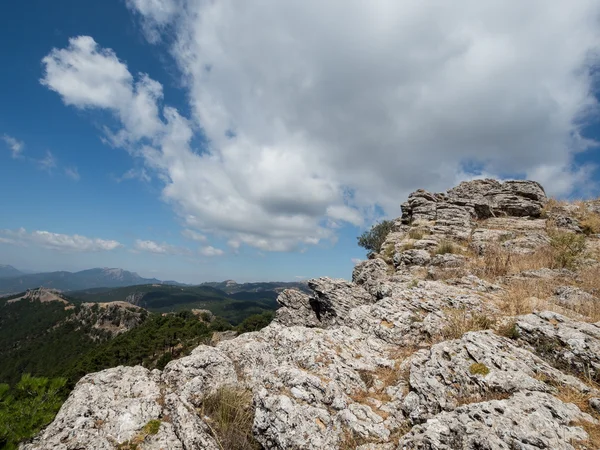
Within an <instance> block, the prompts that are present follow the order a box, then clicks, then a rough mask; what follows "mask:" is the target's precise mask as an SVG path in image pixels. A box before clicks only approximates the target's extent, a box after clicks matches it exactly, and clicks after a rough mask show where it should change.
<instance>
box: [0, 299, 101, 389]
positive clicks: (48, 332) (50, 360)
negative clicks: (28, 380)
mask: <svg viewBox="0 0 600 450" xmlns="http://www.w3.org/2000/svg"><path fill="white" fill-rule="evenodd" d="M3 300H4V299H3ZM3 300H0V382H4V383H9V384H16V383H17V382H18V381H19V379H20V378H21V375H22V374H23V373H31V374H32V375H33V376H45V377H59V376H62V375H63V372H62V370H63V369H64V367H65V366H67V365H69V364H71V363H72V362H74V361H75V360H76V359H77V358H79V357H81V356H82V355H84V354H85V353H87V352H88V351H89V350H91V349H92V348H94V347H95V346H97V345H99V344H100V343H101V342H102V340H103V339H106V336H104V335H102V333H101V332H98V333H96V337H97V338H98V340H97V341H93V340H92V338H90V336H88V333H90V332H91V331H92V329H91V325H88V326H84V325H82V324H81V323H77V322H74V321H68V320H67V319H68V318H69V317H70V316H71V315H72V314H75V313H77V312H78V311H79V310H80V308H79V307H76V308H75V309H70V310H65V305H64V304H63V303H60V302H47V303H41V302H30V301H26V300H20V301H16V302H13V303H6V302H5V301H4V302H3Z"/></svg>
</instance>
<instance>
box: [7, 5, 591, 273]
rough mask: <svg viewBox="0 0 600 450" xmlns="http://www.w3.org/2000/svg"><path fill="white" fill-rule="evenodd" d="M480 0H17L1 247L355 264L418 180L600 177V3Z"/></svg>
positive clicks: (158, 262)
mask: <svg viewBox="0 0 600 450" xmlns="http://www.w3.org/2000/svg"><path fill="white" fill-rule="evenodd" d="M461 2H462V3H464V4H465V5H463V6H464V7H465V8H466V10H469V11H471V13H472V14H471V15H461V14H458V12H457V11H456V9H457V8H456V7H454V8H448V7H446V6H443V5H438V6H437V7H433V6H431V5H415V4H413V2H397V5H394V6H392V5H387V6H386V5H384V4H383V3H381V4H380V3H377V2H375V3H373V4H371V5H366V4H365V5H362V6H361V5H358V4H348V3H346V2H342V1H339V2H338V1H332V2H331V3H330V4H328V5H326V6H324V5H322V4H321V3H319V2H316V1H312V0H311V1H303V2H286V4H280V2H276V1H275V0H269V1H267V0H265V2H263V3H262V4H261V5H260V6H255V7H250V6H249V5H247V4H246V3H245V2H240V1H234V0H221V1H219V2H208V1H204V0H127V1H125V0H106V1H103V2H81V1H76V0H64V1H61V2H47V1H42V0H32V1H29V2H3V3H2V4H1V5H0V43H1V44H0V45H1V47H0V54H1V56H2V61H3V70H2V71H0V99H2V102H1V107H0V137H1V138H2V139H1V140H0V187H1V188H2V193H3V195H2V202H1V207H2V212H1V215H0V230H1V231H0V263H4V264H12V265H14V266H16V267H18V268H24V269H30V270H40V271H48V270H81V269H85V268H90V267H103V266H109V267H121V268H125V269H128V270H133V271H137V272H138V273H140V274H141V275H145V276H153V277H157V278H161V279H175V280H178V281H185V282H201V281H209V280H222V279H229V278H231V279H236V280H239V281H248V280H294V279H297V278H298V277H315V276H324V275H328V276H335V277H344V278H349V277H350V275H351V270H352V267H353V264H354V263H353V259H354V260H356V259H357V258H363V257H364V251H363V250H362V249H360V248H359V247H358V246H357V245H356V236H357V235H358V234H360V232H361V231H362V230H364V229H365V228H366V227H368V226H370V224H372V223H373V221H374V220H376V219H378V218H380V217H382V216H386V217H397V216H398V215H399V214H400V208H399V205H400V203H402V201H404V199H405V198H406V196H407V195H408V193H409V192H411V191H412V190H415V189H417V188H425V189H428V190H432V191H435V190H443V189H447V188H449V187H451V186H453V185H455V184H456V183H458V182H459V181H460V180H463V179H468V178H472V177H475V176H492V177H496V178H503V177H510V176H517V177H529V178H534V179H537V180H539V181H541V182H542V183H543V184H544V186H545V187H546V189H547V191H548V193H549V194H551V195H556V196H561V197H573V196H597V195H598V189H597V181H598V172H597V170H596V167H595V166H596V165H597V164H598V162H599V159H600V158H599V157H598V150H597V149H598V147H597V146H596V145H595V142H594V140H595V139H598V137H599V135H600V128H599V125H598V124H599V121H598V110H597V104H596V103H597V100H596V91H597V82H596V78H595V77H596V73H597V67H598V54H599V45H600V40H599V39H600V33H599V30H600V27H598V17H600V7H599V5H598V4H597V2H593V1H586V0H578V1H576V2H575V3H574V5H571V6H569V5H564V6H562V5H555V6H551V7H547V6H546V5H545V4H544V2H531V4H530V5H527V6H525V7H523V6H522V5H521V4H520V2H518V1H516V0H515V1H508V2H490V3H489V5H485V6H483V5H479V3H478V2H474V1H470V0H464V1H463V0H461ZM565 8H566V10H565V11H566V12H568V14H566V13H565V11H562V10H563V9H565ZM459 9H460V8H459ZM540 11H542V12H540ZM515 14H516V15H518V17H520V18H521V19H522V20H519V21H515V20H514V18H515ZM565 14H566V15H565ZM342 15H343V16H344V17H345V18H346V19H345V20H344V21H343V23H341V22H340V21H339V20H338V18H339V17H341V16H342ZM565 36H567V37H566V38H565ZM467 162H468V163H467Z"/></svg>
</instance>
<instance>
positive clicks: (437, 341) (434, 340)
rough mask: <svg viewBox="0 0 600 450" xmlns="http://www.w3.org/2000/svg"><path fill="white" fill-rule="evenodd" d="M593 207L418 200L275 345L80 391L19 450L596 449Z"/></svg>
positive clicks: (319, 288) (466, 198) (533, 196)
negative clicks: (375, 248) (377, 246)
mask: <svg viewBox="0 0 600 450" xmlns="http://www.w3.org/2000/svg"><path fill="white" fill-rule="evenodd" d="M599 206H600V205H598V204H597V203H596V202H587V203H584V202H580V203H576V204H568V203H561V202H556V201H554V200H550V201H549V200H548V199H547V198H546V195H545V193H544V190H543V188H542V187H541V186H540V185H539V184H538V183H535V182H532V181H513V182H505V183H499V182H497V181H494V180H477V181H472V182H465V183H461V184H460V185H459V186H457V187H455V188H453V189H450V190H449V191H447V192H446V193H429V192H427V191H423V190H419V191H416V192H414V193H413V194H411V195H410V197H409V199H408V201H407V202H406V203H404V204H403V205H402V217H400V218H398V219H397V220H396V221H395V222H394V227H393V230H392V232H391V233H390V234H389V235H388V236H387V238H386V240H385V242H384V243H383V245H382V246H381V250H380V252H379V253H377V254H373V255H371V257H370V259H368V260H367V261H363V262H361V263H359V264H358V265H356V267H355V269H354V272H353V275H352V282H348V281H344V280H339V279H330V278H319V279H315V280H311V281H310V282H309V286H310V288H311V289H312V294H311V295H307V294H305V293H302V292H298V291H292V290H287V291H284V292H283V293H282V294H281V295H280V296H279V303H280V304H281V308H280V309H279V310H278V311H277V315H276V319H275V320H274V322H273V323H272V324H271V325H269V326H268V327H266V328H264V329H263V330H261V331H259V332H254V333H246V334H243V335H241V336H239V337H237V338H235V339H232V340H227V341H222V342H219V343H217V344H216V345H215V346H200V347H198V348H196V349H195V350H194V351H193V352H192V354H191V355H189V356H187V357H184V358H181V359H179V360H176V361H172V362H170V363H169V364H168V365H167V366H166V367H165V369H164V370H163V371H162V372H160V371H157V370H154V371H149V370H146V369H145V368H143V367H139V366H138V367H116V368H113V369H109V370H105V371H102V372H99V373H93V374H89V375H87V376H85V377H84V378H82V379H81V381H79V383H78V384H77V386H76V388H75V390H74V391H73V392H72V394H71V396H70V397H69V399H68V400H67V401H66V403H65V404H64V405H63V407H62V409H61V410H60V412H59V413H58V415H57V416H56V419H55V420H54V422H53V423H52V424H51V425H49V426H48V427H47V428H46V429H45V430H44V431H43V432H42V433H41V434H40V435H39V436H38V437H37V438H35V439H34V440H33V441H32V442H30V443H27V444H25V445H23V446H22V448H23V449H27V450H34V449H36V450H37V449H59V450H62V449H64V450H66V449H82V448H93V449H115V448H121V449H125V448H136V449H211V450H212V449H214V450H219V449H228V448H242V449H245V448H248V449H251V448H265V449H327V448H331V449H336V448H340V449H350V448H352V449H354V448H358V449H361V450H375V449H390V450H391V449H394V450H396V449H397V450H401V449H472V450H475V449H490V450H491V449H531V450H533V449H565V450H566V449H594V448H599V447H598V445H600V422H599V419H600V391H599V390H598V382H599V381H600V322H599V321H600V299H599V298H598V297H597V296H598V295H599V291H600V285H599V284H598V283H599V281H598V280H599V279H600V266H599V262H598V261H599V259H600V257H599V250H598V249H599V243H600V241H599V239H598V235H597V234H596V233H598V232H600V216H598V215H597V214H598V212H599V211H600V207H599ZM232 414H233V416H232ZM240 417H241V418H240ZM228 418H229V419H231V420H230V421H229V424H230V425H231V424H234V426H233V427H229V429H228V428H227V426H228V422H227V420H229V419H228ZM243 424H246V425H247V428H248V429H247V430H244V429H243ZM232 428H234V429H232Z"/></svg>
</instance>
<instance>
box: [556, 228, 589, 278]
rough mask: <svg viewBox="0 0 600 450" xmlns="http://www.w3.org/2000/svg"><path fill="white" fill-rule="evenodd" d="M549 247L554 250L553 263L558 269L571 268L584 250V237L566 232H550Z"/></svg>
mask: <svg viewBox="0 0 600 450" xmlns="http://www.w3.org/2000/svg"><path fill="white" fill-rule="evenodd" d="M548 234H549V235H550V246H551V247H552V249H553V250H554V262H555V264H556V265H557V266H558V267H560V268H567V269H570V268H573V266H574V265H575V262H576V260H577V258H578V257H579V256H580V255H581V254H582V253H583V251H584V250H585V236H584V235H582V234H575V233H569V232H567V231H552V232H550V233H548Z"/></svg>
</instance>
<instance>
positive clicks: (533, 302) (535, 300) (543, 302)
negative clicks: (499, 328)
mask: <svg viewBox="0 0 600 450" xmlns="http://www.w3.org/2000/svg"><path fill="white" fill-rule="evenodd" d="M555 283H556V282H555V281H554V280H552V279H544V278H533V279H523V280H512V281H511V282H510V284H508V285H507V286H506V288H505V289H504V291H503V292H502V294H500V296H499V298H498V299H499V302H498V307H499V308H500V310H501V311H502V312H503V313H505V314H506V315H508V316H519V315H521V314H530V313H532V312H533V311H539V310H543V309H548V308H549V307H550V302H549V301H548V298H549V297H550V296H552V294H553V293H554V289H555V288H556V284H555Z"/></svg>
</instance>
